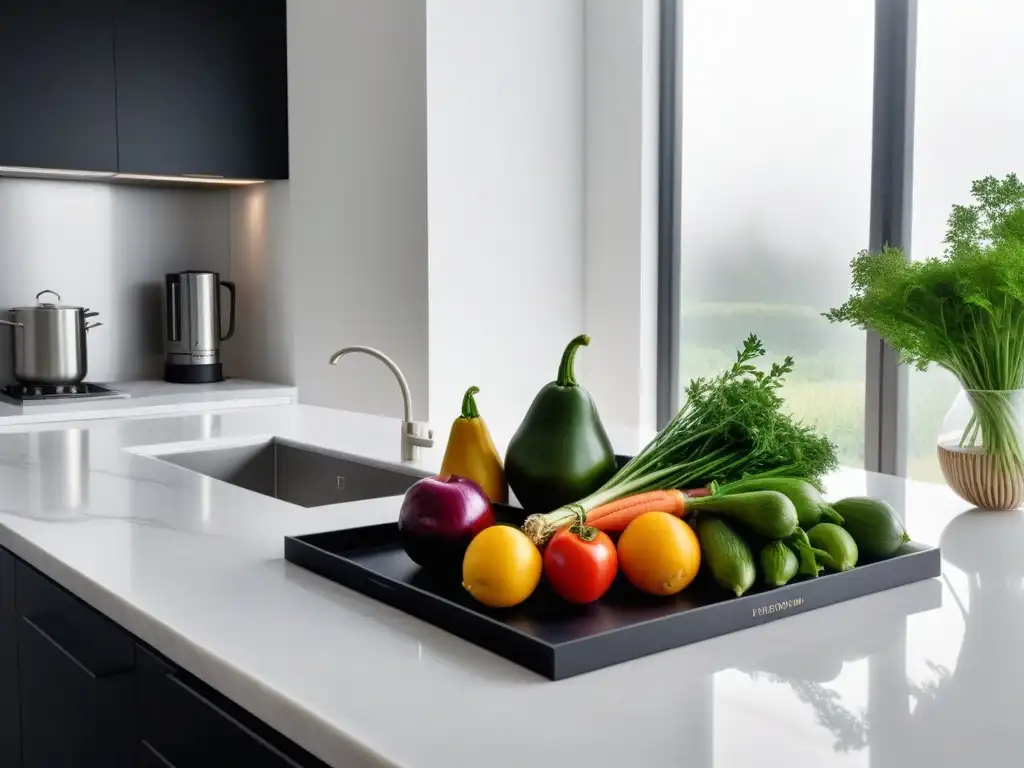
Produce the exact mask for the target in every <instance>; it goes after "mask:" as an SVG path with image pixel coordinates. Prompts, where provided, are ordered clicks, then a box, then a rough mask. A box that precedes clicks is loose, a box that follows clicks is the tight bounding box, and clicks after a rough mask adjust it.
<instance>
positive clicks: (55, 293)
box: [36, 290, 61, 304]
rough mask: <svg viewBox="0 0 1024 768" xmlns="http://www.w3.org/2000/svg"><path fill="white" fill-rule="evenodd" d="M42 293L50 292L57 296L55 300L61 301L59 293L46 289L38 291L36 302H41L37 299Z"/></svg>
mask: <svg viewBox="0 0 1024 768" xmlns="http://www.w3.org/2000/svg"><path fill="white" fill-rule="evenodd" d="M44 293H52V294H53V295H54V296H56V297H57V301H61V298H60V294H59V293H57V292H56V291H50V290H46V291H40V292H39V293H37V294H36V303H37V304H42V302H41V301H39V297H40V296H42V295H43V294H44Z"/></svg>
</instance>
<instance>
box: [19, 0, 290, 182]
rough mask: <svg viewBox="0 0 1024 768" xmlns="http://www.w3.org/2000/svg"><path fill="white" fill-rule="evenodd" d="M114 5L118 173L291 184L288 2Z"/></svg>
mask: <svg viewBox="0 0 1024 768" xmlns="http://www.w3.org/2000/svg"><path fill="white" fill-rule="evenodd" d="M3 1H4V0H0V2H3ZM34 2H36V0H32V3H34ZM32 3H27V4H29V5H31V4H32ZM116 3H117V7H116V12H115V31H114V43H115V44H114V50H115V57H114V58H115V62H116V67H117V135H118V147H119V152H120V163H119V170H120V171H121V172H122V173H144V174H169V175H208V176H224V177H231V178H257V179H281V178H287V177H288V106H287V102H288V93H287V87H288V86H287V44H286V27H285V24H286V17H285V0H116ZM86 4H88V3H86Z"/></svg>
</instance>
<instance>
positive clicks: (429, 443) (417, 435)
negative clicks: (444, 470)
mask: <svg viewBox="0 0 1024 768" xmlns="http://www.w3.org/2000/svg"><path fill="white" fill-rule="evenodd" d="M433 447H434V430H432V429H431V428H430V425H429V424H428V423H426V422H425V421H403V422H402V461H415V460H416V459H418V458H419V450H420V448H433Z"/></svg>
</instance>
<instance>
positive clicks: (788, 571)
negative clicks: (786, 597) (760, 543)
mask: <svg viewBox="0 0 1024 768" xmlns="http://www.w3.org/2000/svg"><path fill="white" fill-rule="evenodd" d="M799 568H800V563H799V561H798V560H797V557H796V555H795V554H793V551H792V550H791V549H790V548H789V547H787V546H786V543H785V542H784V541H773V542H770V543H768V544H765V545H764V548H763V549H762V550H761V574H762V575H763V576H764V583H765V584H767V585H768V586H769V587H781V586H784V585H786V584H788V583H789V582H790V580H791V579H792V578H793V577H794V576H796V572H797V570H798V569H799Z"/></svg>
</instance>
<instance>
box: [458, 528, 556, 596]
mask: <svg viewBox="0 0 1024 768" xmlns="http://www.w3.org/2000/svg"><path fill="white" fill-rule="evenodd" d="M541 566H542V561H541V556H540V552H539V551H537V547H536V546H535V545H534V543H533V542H532V541H530V538H529V537H528V536H527V535H526V534H525V533H523V532H522V531H520V530H519V529H518V528H513V527H512V526H510V525H492V526H491V527H490V528H484V529H483V530H482V531H480V533H478V534H477V535H476V536H475V537H474V538H473V540H472V541H471V542H470V543H469V548H468V549H466V556H465V558H463V560H462V586H463V587H464V588H465V590H466V591H467V592H469V594H471V595H472V596H473V597H475V598H476V599H477V600H479V601H480V602H481V603H483V604H484V605H486V606H489V607H491V608H508V607H510V606H513V605H518V604H519V603H521V602H523V600H525V599H526V598H528V597H529V596H530V595H532V594H533V590H535V589H536V588H537V584H539V583H540V575H541V570H542V567H541Z"/></svg>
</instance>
